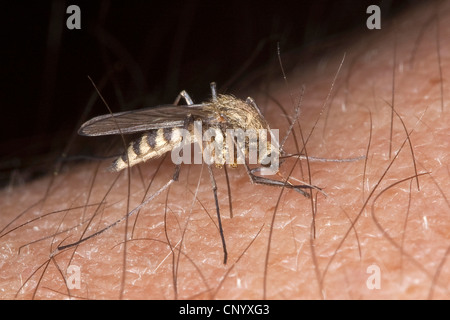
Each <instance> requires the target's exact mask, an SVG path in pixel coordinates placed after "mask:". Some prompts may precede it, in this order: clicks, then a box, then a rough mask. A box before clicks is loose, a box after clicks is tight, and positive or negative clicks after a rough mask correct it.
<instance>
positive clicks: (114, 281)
mask: <svg viewBox="0 0 450 320" xmlns="http://www.w3.org/2000/svg"><path fill="white" fill-rule="evenodd" d="M435 9H436V8H435V7H433V6H430V7H424V8H421V9H420V10H416V11H411V12H409V13H407V14H405V15H403V16H401V17H399V18H398V19H397V20H396V29H395V32H394V31H393V29H392V28H391V27H390V26H389V25H383V26H382V30H380V31H377V32H375V31H374V32H371V31H367V34H365V35H364V37H363V38H364V39H363V40H351V41H349V43H351V46H350V45H347V44H346V45H344V46H342V47H340V48H336V50H335V51H333V52H330V53H329V55H327V56H324V57H323V59H322V60H321V61H320V63H318V62H317V61H314V62H312V63H309V64H308V63H306V65H308V66H309V67H304V66H302V63H304V62H305V61H301V59H299V58H298V57H299V55H293V56H290V57H289V55H286V56H287V57H286V59H293V57H294V59H297V60H298V68H297V69H295V70H293V71H292V72H291V73H289V74H288V81H289V89H286V86H285V85H284V83H283V82H282V81H281V80H282V77H281V76H278V77H277V78H276V79H274V81H273V83H272V84H271V86H270V87H269V90H268V91H267V88H266V87H264V88H254V91H253V92H251V94H252V96H253V98H254V99H255V101H256V102H257V103H258V105H259V106H260V107H261V109H262V111H263V113H264V114H265V116H266V119H267V120H268V122H269V123H270V124H271V127H272V128H279V129H280V136H282V135H283V134H284V132H285V131H286V129H287V127H288V124H287V121H286V117H285V116H284V115H282V113H281V112H280V109H279V108H278V107H277V105H276V103H275V102H274V100H273V99H270V98H269V97H268V95H267V94H269V95H270V97H274V98H275V99H276V100H277V101H278V102H279V103H281V104H282V105H283V106H284V107H285V108H286V110H287V112H288V113H289V115H292V114H293V113H294V111H293V110H294V106H293V104H292V102H291V97H290V95H289V92H292V93H293V95H294V97H295V98H296V97H298V95H299V92H301V89H300V88H301V86H302V85H305V86H306V91H305V94H304V97H303V101H302V105H301V116H300V123H301V126H302V130H303V133H304V136H305V138H306V136H307V135H308V134H309V132H310V131H311V128H312V127H313V125H314V123H315V121H316V119H317V118H318V117H320V120H319V122H318V124H317V126H316V128H315V129H314V131H313V134H312V135H311V137H310V139H309V142H308V144H307V152H308V155H309V156H315V157H324V158H333V159H343V158H352V157H358V156H362V155H365V154H366V152H367V150H368V143H369V136H370V114H371V115H372V135H371V140H370V148H369V151H368V157H367V163H366V161H365V160H364V159H363V160H359V161H354V162H348V163H333V162H325V163H321V162H310V170H311V171H310V172H311V182H312V184H313V185H315V186H318V187H321V188H323V191H324V192H325V193H326V196H325V195H324V194H322V193H318V194H317V198H315V197H316V193H317V191H314V192H313V196H314V198H315V199H314V200H315V201H316V211H317V213H316V218H315V237H314V236H313V231H312V228H311V226H312V225H313V216H312V208H314V206H312V202H311V200H310V199H307V198H305V197H303V196H302V195H300V194H299V193H297V192H295V191H292V190H287V189H286V190H282V189H281V188H275V187H270V186H258V185H252V184H251V183H250V181H249V179H248V177H247V175H246V173H245V170H244V168H238V169H228V174H229V179H230V186H231V193H232V200H233V213H234V217H233V218H232V219H230V217H229V206H228V198H227V187H226V180H225V175H224V172H223V170H218V169H214V172H215V177H216V181H217V184H218V188H219V190H218V195H219V199H220V200H219V201H220V208H221V214H222V223H223V228H224V233H225V239H226V241H227V248H228V263H227V265H223V251H222V245H221V241H220V237H219V234H218V230H217V228H216V227H215V225H214V223H215V224H217V217H216V211H215V205H214V201H213V193H212V191H211V185H210V180H209V176H208V170H207V168H206V167H204V168H203V173H202V179H201V181H200V187H199V188H198V191H197V198H198V199H199V200H200V201H201V204H202V205H203V206H204V208H203V207H202V205H200V203H199V201H196V200H193V199H194V198H193V197H194V196H193V194H194V193H195V192H196V190H197V184H198V177H199V174H200V171H201V166H199V165H197V166H195V167H192V166H191V168H190V169H188V168H189V166H183V167H182V170H181V174H180V179H179V181H178V182H176V183H174V184H172V186H171V188H170V192H169V194H168V196H167V193H166V192H163V193H162V194H160V195H159V196H158V197H157V198H155V199H154V200H152V201H150V202H149V203H148V204H146V205H145V206H144V208H143V209H142V210H141V212H140V215H139V218H138V220H137V223H136V229H135V231H134V233H133V235H132V234H131V233H132V226H133V224H134V221H135V218H136V215H133V216H132V217H130V219H129V221H128V231H127V237H128V239H131V238H133V239H135V240H133V241H128V242H127V244H126V265H125V266H124V254H123V253H124V244H123V240H124V232H125V227H126V223H125V221H122V222H121V223H120V224H118V225H116V226H115V227H113V228H111V229H109V230H108V231H106V232H104V233H102V234H100V235H98V236H96V237H94V238H92V239H90V240H88V241H86V242H84V243H82V244H81V245H80V246H78V247H77V248H76V249H75V248H74V247H73V248H70V249H68V250H66V251H64V252H62V253H60V254H58V255H55V258H54V260H52V262H50V264H49V266H48V268H47V269H45V270H44V268H41V269H39V270H38V271H37V272H36V274H34V276H32V277H31V278H30V280H29V281H28V283H27V284H26V285H25V286H24V288H23V290H22V291H19V290H20V288H21V285H22V284H23V283H25V282H26V281H27V279H28V278H29V277H30V275H32V273H33V272H34V271H35V270H36V269H37V268H38V267H39V266H40V265H41V264H43V263H45V262H46V261H47V260H48V259H49V255H50V253H51V252H54V250H55V249H56V247H57V246H58V244H59V243H61V241H63V244H69V243H72V242H74V241H76V240H78V239H79V238H80V236H81V233H82V232H84V230H85V227H86V225H87V223H84V224H82V225H81V226H80V227H79V228H78V229H77V230H71V231H68V232H64V233H62V234H59V235H57V236H55V238H53V237H52V235H54V234H56V233H58V230H64V229H65V228H67V227H68V226H74V225H76V224H78V223H80V221H82V220H83V216H84V217H85V218H84V220H87V219H89V217H91V216H92V215H93V213H94V212H95V210H97V217H96V218H95V219H94V221H93V222H92V223H91V226H92V227H91V228H90V229H89V231H87V232H86V235H85V236H87V235H89V234H92V233H93V232H95V231H97V230H100V229H101V228H103V227H105V226H106V225H108V224H111V223H113V222H114V221H116V220H117V219H120V218H121V217H122V216H123V215H124V214H125V213H126V212H127V211H131V210H132V209H133V208H135V207H136V206H137V205H139V203H140V202H141V201H142V199H143V197H144V191H143V190H144V185H145V186H147V185H148V183H149V182H150V180H151V177H152V175H153V173H154V172H155V170H156V168H157V166H158V163H159V160H155V161H152V162H149V163H146V164H143V165H141V166H140V170H141V172H142V175H143V177H144V179H141V178H140V175H139V171H138V170H137V168H133V169H132V170H131V172H132V178H131V197H130V203H129V209H128V210H127V199H128V198H129V197H128V181H129V180H128V178H127V177H128V176H127V173H126V172H122V173H121V175H120V177H119V178H118V180H117V181H114V179H115V178H116V177H117V174H114V173H110V172H107V171H106V170H105V168H107V166H108V165H109V163H110V162H109V161H104V162H102V163H100V164H98V163H87V164H84V165H78V166H72V167H69V168H68V170H64V172H62V173H60V174H59V175H58V176H57V177H56V178H55V180H54V181H53V183H52V187H51V189H50V192H49V194H48V195H46V189H47V187H48V185H49V183H50V181H51V177H48V178H45V179H42V180H39V181H34V182H32V183H30V184H29V185H24V186H21V187H14V188H13V189H12V190H10V191H7V190H4V191H2V192H1V194H0V197H1V203H2V217H1V220H0V226H1V227H2V228H3V226H6V225H7V224H8V223H9V222H11V221H12V220H13V219H15V218H16V217H18V216H19V215H20V214H21V213H22V212H24V211H26V212H25V213H24V214H23V215H22V216H21V217H20V218H19V219H17V220H16V221H14V222H13V223H12V224H11V225H10V226H9V227H8V228H6V230H5V231H4V232H3V234H4V233H5V232H7V231H8V230H10V229H12V228H14V227H17V226H19V225H20V224H21V223H24V222H27V221H30V220H31V219H34V218H36V217H39V216H44V215H45V214H47V213H50V212H53V211H57V210H60V212H58V213H55V214H53V215H49V216H46V217H44V218H42V219H40V220H37V221H34V222H32V223H31V224H29V225H26V226H23V227H20V228H19V229H17V230H15V231H13V232H11V233H9V234H7V235H4V236H3V237H2V238H1V239H0V241H1V246H0V250H1V251H0V254H1V259H0V265H1V270H2V272H1V275H0V298H2V299H12V298H19V299H30V298H33V297H34V298H37V299H46V298H50V299H62V298H67V297H69V295H70V296H71V297H73V298H86V299H103V298H112V299H115V298H127V299H133V298H138V299H174V298H178V299H185V298H196V299H213V298H216V299H240V298H241V299H261V298H268V299H299V298H300V299H324V298H325V299H339V298H343V299H378V298H388V299H426V298H432V299H435V298H444V299H448V298H450V292H449V287H450V261H449V260H450V259H449V257H448V256H449V250H450V218H449V212H450V207H449V197H450V195H449V193H448V190H449V184H450V179H449V171H450V169H449V165H448V154H449V150H450V147H449V144H448V143H449V141H450V139H449V138H450V137H449V132H450V131H449V123H450V119H449V117H450V116H449V115H450V112H449V110H450V104H449V103H448V101H449V99H450V96H449V94H448V88H447V86H448V81H447V79H448V78H449V77H450V73H449V67H448V66H449V65H450V46H449V44H448V41H446V40H445V39H449V38H450V18H449V16H450V5H449V4H448V3H443V4H441V6H440V8H439V10H438V12H439V19H436V16H435V14H436V10H435ZM437 22H438V24H437ZM436 28H438V32H436ZM437 36H438V37H439V38H438V40H437ZM394 38H395V39H396V46H395V48H396V52H395V59H394ZM344 52H346V57H345V61H344V64H343V67H342V69H341V70H340V73H339V75H338V78H337V81H336V83H335V84H334V88H333V90H332V92H331V98H330V100H328V103H327V105H326V109H325V110H324V112H323V113H322V115H320V112H321V108H322V106H323V105H324V103H325V101H326V97H327V95H328V94H329V92H330V87H331V84H332V82H333V77H334V75H335V73H336V72H337V70H338V67H339V64H340V63H341V61H342V58H343V53H344ZM394 60H395V66H394ZM393 68H395V82H394V87H393V73H394V69H393ZM212 80H213V79H212ZM180 89H182V88H180ZM184 89H186V90H189V88H184ZM441 89H443V90H442V91H441ZM393 95H394V106H395V110H396V111H397V112H398V113H399V115H400V116H401V118H402V120H403V121H404V124H405V126H406V128H407V131H408V132H411V130H413V132H412V133H411V134H410V139H411V143H412V147H413V151H414V158H415V163H416V167H417V172H418V173H419V174H423V173H424V174H423V175H421V176H420V177H419V184H420V191H418V189H417V181H416V180H415V179H408V178H411V177H413V176H414V175H415V170H414V162H413V159H414V158H413V157H412V155H411V150H410V146H409V144H408V142H406V144H405V145H404V146H403V148H402V150H401V151H400V153H399V155H398V157H397V158H395V161H394V162H393V164H392V166H391V167H390V168H389V170H388V172H387V174H386V175H385V176H383V175H384V173H385V172H386V169H387V168H388V166H389V165H390V164H391V163H392V160H393V159H394V157H395V155H396V153H397V151H398V150H399V149H400V148H401V146H402V144H403V142H404V141H405V140H406V137H407V135H406V133H405V130H404V128H403V126H402V123H401V122H400V121H399V119H398V118H397V117H396V115H395V114H394V125H393V135H392V154H391V157H390V158H389V146H390V128H391V109H390V105H389V104H391V103H392V100H393V98H392V97H393ZM241 98H243V99H245V97H241ZM325 122H326V127H325ZM296 135H297V139H298V140H299V141H301V138H300V135H299V129H298V127H296ZM299 145H301V142H299ZM285 150H286V151H287V152H291V153H295V152H296V148H295V144H294V140H293V139H292V137H291V138H290V139H289V140H288V143H287V145H286V147H285ZM301 162H302V170H301V169H300V166H299V164H297V165H296V168H295V169H294V171H293V172H292V173H291V176H292V177H294V178H297V179H300V180H303V181H306V182H309V177H308V166H307V163H306V161H305V160H302V161H301ZM294 163H295V160H293V159H290V160H289V161H288V162H287V163H285V164H283V166H282V169H281V173H282V174H283V175H284V176H288V175H289V173H290V170H291V168H292V165H293V164H294ZM98 165H99V166H100V167H99V169H98V172H96V169H97V166H98ZM365 166H366V170H365V171H364V168H365ZM173 167H174V166H173V164H172V163H171V162H170V158H166V160H165V162H164V164H163V166H162V167H161V169H160V172H159V173H158V174H157V176H156V179H155V181H154V182H153V185H152V187H151V189H150V192H149V193H148V194H147V195H146V196H145V197H149V196H150V195H151V194H152V193H153V192H155V191H156V190H157V188H159V187H160V186H162V185H163V184H164V183H166V182H167V181H168V180H169V179H170V178H171V176H172V174H173ZM94 177H95V181H94V183H93V185H94V186H93V187H91V185H92V179H93V178H94ZM363 178H364V180H363ZM402 180H405V181H403V182H401V183H398V184H396V183H397V182H399V181H402ZM291 181H292V183H295V180H291ZM379 181H381V182H380V184H379V185H378V183H379ZM394 184H396V185H394ZM111 185H113V189H112V191H111V192H110V193H109V194H107V195H106V193H107V192H108V189H109V188H110V186H111ZM386 188H387V189H386ZM374 189H375V191H373V190H374ZM385 189H386V191H384V190H385ZM191 191H192V192H191ZM372 191H373V192H372ZM281 192H282V196H281V200H280V201H279V205H278V207H277V210H276V216H275V220H273V216H274V210H275V207H276V204H277V201H278V199H279V196H280V193H281ZM105 196H106V198H105V199H103V198H104V197H105ZM166 198H167V209H165V207H166V206H165V201H166ZM368 198H369V199H368ZM367 199H368V201H367V203H365V202H366V200H367ZM102 200H103V201H105V202H106V204H104V205H103V206H100V207H99V206H98V205H97V206H91V207H88V208H86V209H83V208H84V207H85V205H86V203H90V204H98V203H99V202H101V201H102ZM38 201H40V202H38ZM35 203H38V204H37V205H36V206H34V207H31V206H32V205H33V204H35ZM76 207H81V209H73V210H69V209H70V208H76ZM27 209H28V210H27ZM84 210H85V212H84ZM205 210H206V211H207V212H208V213H209V215H210V216H211V218H212V219H211V218H210V217H209V216H208V214H207V213H206V211H205ZM165 211H166V212H167V219H166V222H165V223H164V212H165ZM212 220H214V223H213V222H212ZM61 221H64V223H63V226H61V227H59V225H60V223H61ZM352 221H353V222H354V225H352ZM58 228H59V229H58ZM271 228H272V233H271V234H270V230H271ZM165 230H167V235H168V238H169V240H170V243H171V245H172V247H175V248H174V249H173V253H172V251H171V249H170V247H169V246H168V245H167V242H168V241H167V238H166V235H165ZM258 232H259V234H258ZM256 235H258V236H257V237H256ZM48 236H51V237H50V238H49V239H46V240H43V241H40V242H37V243H34V244H31V245H28V246H26V247H24V248H22V250H21V252H20V254H17V252H18V249H19V247H20V246H23V245H26V244H27V243H30V242H32V241H35V240H38V239H41V238H44V237H48ZM255 237H256V238H255ZM181 239H182V243H181V244H180V243H179V241H180V240H181ZM269 243H270V250H269ZM178 248H181V251H182V254H181V256H180V257H179V260H178V255H179V251H178ZM74 251H75V254H74V256H73V259H72V260H71V262H70V264H71V265H75V266H79V267H80V280H81V284H80V288H79V289H77V288H74V289H71V290H70V294H69V290H68V289H67V286H66V284H65V282H64V281H63V276H62V275H61V273H60V272H59V271H58V269H57V268H56V267H55V266H56V264H57V265H58V266H59V268H60V269H61V272H62V273H63V274H64V276H67V275H66V272H65V270H66V268H67V266H68V263H69V258H70V257H71V255H72V254H73V253H74ZM266 259H267V263H266ZM174 262H175V267H174ZM44 267H45V265H44ZM124 269H125V272H124ZM374 270H375V271H374ZM378 271H379V273H377V272H378ZM42 274H43V277H42V278H41V276H42ZM124 276H125V280H124V281H123V278H124ZM378 276H379V280H380V282H379V285H380V287H379V289H377V288H374V289H370V288H369V287H371V285H373V286H375V287H377V284H378V283H377V281H375V280H377V279H376V278H377V277H378ZM39 279H41V280H39ZM174 279H175V280H174ZM38 281H40V284H39V286H38V289H37V290H36V287H37V283H38ZM368 283H369V285H368ZM373 286H372V287H373Z"/></svg>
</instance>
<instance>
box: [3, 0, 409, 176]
mask: <svg viewBox="0 0 450 320" xmlns="http://www.w3.org/2000/svg"><path fill="white" fill-rule="evenodd" d="M414 2H415V1H366V0H364V1H362V0H360V1H355V0H337V1H336V0H335V1H331V0H330V1H327V0H323V1H283V2H281V1H266V2H262V1H62V0H55V1H11V2H10V3H2V6H1V14H2V18H1V21H0V24H1V25H0V28H1V32H2V35H1V40H2V48H1V60H0V74H1V77H2V81H1V89H0V104H1V106H0V108H1V123H0V125H1V126H0V137H1V139H0V182H1V183H2V184H5V183H8V181H9V180H10V175H11V171H12V170H13V169H22V168H24V167H39V165H42V164H44V165H43V166H42V168H45V167H47V168H48V164H49V163H51V162H52V161H54V159H55V157H57V156H58V154H59V153H60V152H61V150H63V148H64V146H65V144H66V143H67V141H68V140H69V139H70V137H71V135H72V134H73V133H74V130H76V128H77V126H78V125H79V122H80V121H82V120H87V119H82V118H81V115H82V113H83V111H84V110H85V108H86V105H87V102H88V100H89V97H90V96H91V95H92V94H93V86H92V84H91V83H90V81H89V80H88V78H87V76H88V75H89V76H90V77H91V78H92V79H93V80H94V82H95V83H96V84H98V85H99V84H100V83H101V82H102V79H104V78H105V77H107V79H108V82H107V85H106V86H105V87H104V88H102V93H103V94H104V95H105V97H106V99H107V101H108V103H109V104H110V106H111V108H112V109H113V110H114V111H120V110H121V109H123V108H138V107H142V106H151V105H157V104H165V103H171V102H172V101H173V99H174V98H175V96H176V95H177V93H178V92H179V91H180V90H181V89H186V90H187V91H189V93H190V94H191V96H192V97H193V99H194V101H198V102H199V101H202V100H203V99H204V98H205V97H207V95H208V94H209V82H211V81H216V82H217V83H218V84H219V87H220V86H221V84H225V83H227V87H226V88H225V89H230V87H229V86H232V85H235V84H236V83H239V78H238V79H236V80H237V81H235V82H234V83H230V84H228V80H230V79H232V78H233V77H234V76H236V73H237V71H238V70H239V69H240V68H241V66H243V65H244V64H245V63H246V62H247V61H250V62H251V63H250V65H249V67H248V69H247V70H250V71H253V70H257V69H258V68H260V67H263V66H265V65H267V64H268V63H269V62H270V61H273V60H275V59H277V51H276V47H277V42H279V43H280V47H281V49H282V51H283V52H289V51H291V50H300V51H301V50H305V51H306V50H311V48H314V47H315V46H317V47H320V46H318V44H320V43H323V42H324V41H327V42H328V43H333V40H335V39H338V38H339V37H341V36H342V34H343V33H344V32H346V31H348V30H351V31H353V32H357V31H367V28H366V19H367V17H368V15H367V14H366V8H367V7H368V6H369V5H370V4H376V5H379V6H380V7H381V13H382V19H383V20H385V19H388V18H389V17H392V16H394V15H395V14H396V13H398V12H400V11H402V10H404V9H405V8H406V7H408V6H409V5H411V4H413V3H414ZM71 4H76V5H78V6H79V7H80V9H81V30H69V29H67V27H66V19H67V18H68V16H69V15H68V14H66V8H67V6H69V5H71ZM257 48H260V49H261V50H259V51H258V50H257ZM311 52H314V49H312V51H311ZM252 56H254V59H253V60H249V58H250V57H252ZM228 85H229V86H228ZM233 92H234V91H233ZM104 113H106V108H105V107H104V105H102V104H101V103H100V102H97V103H96V104H95V106H94V108H93V109H92V110H91V111H90V112H89V114H88V115H87V117H91V116H93V115H99V114H104ZM48 154H50V155H51V156H50V157H48V156H44V157H43V155H48ZM42 168H41V170H36V172H33V171H31V173H30V176H29V177H28V178H30V179H31V178H33V177H34V176H38V175H39V173H42V172H43V171H45V170H44V169H42Z"/></svg>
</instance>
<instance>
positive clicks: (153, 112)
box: [78, 104, 211, 136]
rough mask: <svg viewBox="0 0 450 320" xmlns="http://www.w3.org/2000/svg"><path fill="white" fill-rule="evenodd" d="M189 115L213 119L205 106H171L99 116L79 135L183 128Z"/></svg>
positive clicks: (81, 128) (83, 127)
mask: <svg viewBox="0 0 450 320" xmlns="http://www.w3.org/2000/svg"><path fill="white" fill-rule="evenodd" d="M189 115H192V116H193V117H194V118H202V119H205V120H206V119H208V118H209V117H211V114H210V113H208V112H206V111H205V110H204V105H203V104H194V105H189V106H185V105H182V106H176V105H172V104H169V105H162V106H157V107H151V108H145V109H138V110H132V111H125V112H118V113H113V114H105V115H102V116H98V117H95V118H92V119H91V120H89V121H87V122H85V123H84V124H83V125H82V126H81V127H80V129H79V130H78V134H80V135H82V136H105V135H112V134H121V133H122V134H127V133H134V132H141V131H148V130H153V129H159V128H175V127H182V126H183V125H184V121H185V119H186V118H187V117H188V116H189Z"/></svg>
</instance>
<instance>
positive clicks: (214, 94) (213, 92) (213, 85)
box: [210, 82, 217, 101]
mask: <svg viewBox="0 0 450 320" xmlns="http://www.w3.org/2000/svg"><path fill="white" fill-rule="evenodd" d="M210 87H211V96H212V100H213V101H216V100H217V89H216V83H215V82H211V83H210Z"/></svg>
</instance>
